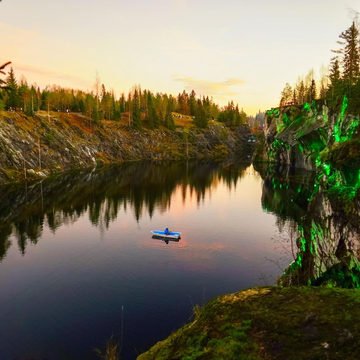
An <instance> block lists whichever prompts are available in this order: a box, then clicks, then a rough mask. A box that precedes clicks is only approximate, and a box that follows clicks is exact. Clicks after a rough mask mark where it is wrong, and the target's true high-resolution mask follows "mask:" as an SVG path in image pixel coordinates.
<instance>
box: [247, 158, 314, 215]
mask: <svg viewBox="0 0 360 360" xmlns="http://www.w3.org/2000/svg"><path fill="white" fill-rule="evenodd" d="M254 168H255V170H257V171H258V172H259V173H260V175H261V177H262V178H263V180H264V184H263V192H262V199H261V202H262V206H263V208H264V210H267V211H270V212H273V213H275V214H276V215H278V216H279V217H280V218H281V219H283V220H286V219H293V220H295V221H297V222H300V221H301V218H302V217H303V216H304V215H305V214H306V211H307V206H308V202H309V201H308V200H309V197H310V196H311V194H312V189H313V186H314V173H311V172H308V171H301V170H297V171H295V170H294V169H290V168H289V167H287V166H280V167H279V166H274V165H270V164H255V165H254Z"/></svg>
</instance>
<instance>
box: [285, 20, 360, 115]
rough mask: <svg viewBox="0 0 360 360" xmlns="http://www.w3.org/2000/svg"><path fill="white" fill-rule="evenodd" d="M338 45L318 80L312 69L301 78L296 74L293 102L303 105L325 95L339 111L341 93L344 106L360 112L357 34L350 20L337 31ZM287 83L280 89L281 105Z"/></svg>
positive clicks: (288, 86)
mask: <svg viewBox="0 0 360 360" xmlns="http://www.w3.org/2000/svg"><path fill="white" fill-rule="evenodd" d="M339 37H340V41H338V44H340V45H341V48H340V49H338V50H332V51H333V52H334V53H336V54H337V55H336V56H335V57H334V58H333V59H332V60H331V63H330V67H329V70H328V71H327V70H325V67H324V66H322V68H321V69H320V81H319V82H318V83H317V82H316V81H315V76H314V71H313V70H310V71H309V73H308V74H307V75H306V77H305V79H304V78H300V77H299V78H298V80H297V82H296V84H295V86H294V91H293V92H292V96H291V98H292V103H293V104H294V105H304V104H305V103H306V102H311V101H313V100H315V99H324V100H326V101H327V103H328V105H329V106H330V107H331V108H333V109H334V110H336V111H340V109H341V104H342V100H343V98H344V96H346V97H347V99H348V107H347V110H348V111H349V112H351V113H353V114H354V115H356V114H360V36H359V29H358V27H357V25H356V23H355V22H354V21H353V22H352V24H351V26H350V27H349V28H348V29H347V30H345V31H343V32H342V33H341V34H340V35H339ZM290 88H291V87H290V85H289V84H288V83H287V84H286V86H285V88H284V90H283V91H282V92H281V100H280V106H282V105H284V103H286V100H288V99H289V98H290V95H289V94H290V91H289V90H290Z"/></svg>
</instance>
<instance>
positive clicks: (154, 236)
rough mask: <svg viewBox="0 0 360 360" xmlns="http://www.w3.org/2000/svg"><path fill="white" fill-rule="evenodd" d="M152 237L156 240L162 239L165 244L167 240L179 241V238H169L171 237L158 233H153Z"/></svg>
mask: <svg viewBox="0 0 360 360" xmlns="http://www.w3.org/2000/svg"><path fill="white" fill-rule="evenodd" d="M152 238H153V239H156V240H162V241H164V242H165V243H166V244H168V243H169V241H171V242H179V241H180V238H177V239H171V238H164V237H163V236H159V235H153V236H152Z"/></svg>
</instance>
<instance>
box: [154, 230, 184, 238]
mask: <svg viewBox="0 0 360 360" xmlns="http://www.w3.org/2000/svg"><path fill="white" fill-rule="evenodd" d="M151 232H152V234H153V235H154V236H156V237H159V238H162V239H169V240H171V239H177V240H179V239H180V235H181V233H179V232H173V231H170V232H169V233H167V234H165V231H158V230H153V231H151Z"/></svg>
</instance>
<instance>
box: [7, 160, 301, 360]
mask: <svg viewBox="0 0 360 360" xmlns="http://www.w3.org/2000/svg"><path fill="white" fill-rule="evenodd" d="M286 196H287V195H286V194H285V195H284V196H283V198H281V197H280V199H279V195H277V196H276V198H275V199H274V196H273V194H271V193H270V194H269V193H268V192H266V183H264V180H263V179H262V178H261V176H260V174H259V173H258V172H257V171H255V170H254V169H253V167H252V166H249V165H241V166H237V167H232V168H231V171H230V170H228V169H225V168H223V167H221V166H216V165H213V164H162V165H154V164H131V165H123V166H116V167H111V168H108V169H101V170H97V171H94V170H87V171H82V172H74V173H69V174H65V175H63V176H59V177H57V178H54V179H47V180H45V181H43V182H42V183H36V184H32V185H27V186H26V185H25V184H21V185H16V186H7V187H1V188H0V259H1V262H0V354H1V356H0V359H22V358H30V357H41V358H44V359H56V360H57V359H96V358H98V357H97V355H95V354H94V351H93V350H94V348H99V349H102V350H103V348H104V343H105V341H106V340H107V339H109V338H110V337H111V336H112V335H113V336H114V338H115V339H117V340H119V341H120V339H121V332H122V331H121V327H122V307H123V309H124V311H123V328H124V330H123V349H122V355H123V358H124V359H134V358H136V356H137V355H138V354H140V353H141V352H143V351H145V350H147V349H148V348H149V347H150V346H152V345H154V344H155V343H156V342H158V341H160V340H162V339H164V338H166V337H167V336H168V335H169V334H170V333H171V332H172V331H173V330H175V329H177V328H179V327H180V326H181V325H183V324H184V323H186V322H188V321H189V319H190V317H191V314H192V308H193V306H194V305H195V304H199V305H202V304H204V303H206V302H207V301H209V300H210V299H212V298H213V297H215V296H217V295H220V294H225V293H230V292H235V291H239V290H241V289H244V288H247V287H251V286H256V285H264V283H267V284H273V283H275V280H276V277H277V276H278V275H279V274H280V273H281V270H280V269H279V267H278V266H277V264H275V263H274V262H276V263H278V264H280V265H283V266H284V268H285V267H286V266H287V265H288V264H289V262H291V261H292V260H291V259H290V257H289V253H287V252H286V251H285V252H284V251H283V249H282V248H281V247H279V244H278V242H277V239H279V237H281V234H280V230H281V229H283V227H284V226H285V225H286V221H285V220H284V219H282V218H281V209H280V210H279V214H278V215H275V214H273V213H271V212H270V211H269V209H268V210H266V209H267V208H268V205H267V203H268V202H269V201H270V202H271V203H272V204H273V205H274V204H275V205H276V204H277V203H280V204H282V203H283V204H285V203H286V202H288V201H290V199H287V198H286ZM269 197H270V198H271V199H270V200H269ZM280 207H281V206H280ZM298 210H299V209H297V211H298ZM165 227H168V228H170V229H171V230H174V231H180V232H182V238H181V240H180V241H179V242H169V244H166V243H165V242H163V241H161V240H155V239H152V238H151V233H150V231H151V230H162V229H164V228H165ZM279 229H280V230H279Z"/></svg>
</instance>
